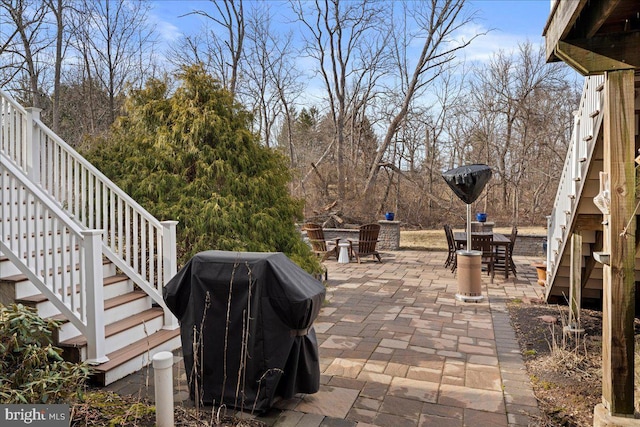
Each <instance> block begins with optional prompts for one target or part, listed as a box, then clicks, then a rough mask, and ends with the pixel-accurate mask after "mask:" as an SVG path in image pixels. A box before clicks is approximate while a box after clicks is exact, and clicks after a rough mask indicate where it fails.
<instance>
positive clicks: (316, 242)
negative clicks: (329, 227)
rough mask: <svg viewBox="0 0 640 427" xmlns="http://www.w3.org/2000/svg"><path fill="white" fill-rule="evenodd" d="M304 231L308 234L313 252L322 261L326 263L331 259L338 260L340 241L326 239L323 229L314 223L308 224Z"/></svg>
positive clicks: (303, 227)
mask: <svg viewBox="0 0 640 427" xmlns="http://www.w3.org/2000/svg"><path fill="white" fill-rule="evenodd" d="M302 229H303V230H305V231H306V232H307V237H308V238H309V243H310V244H311V250H312V251H313V252H314V253H315V254H316V255H317V256H318V257H319V258H320V259H321V260H322V261H325V260H327V259H328V258H329V257H334V258H335V259H338V241H339V240H340V239H337V238H336V239H328V240H327V239H325V238H324V231H323V230H322V227H321V226H320V225H318V224H314V223H311V222H309V223H306V224H304V225H303V226H302Z"/></svg>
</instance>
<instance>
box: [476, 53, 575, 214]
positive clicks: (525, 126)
mask: <svg viewBox="0 0 640 427" xmlns="http://www.w3.org/2000/svg"><path fill="white" fill-rule="evenodd" d="M475 76H476V79H475V81H474V82H473V83H472V85H471V91H470V94H469V99H470V100H472V103H471V105H472V106H473V107H472V108H473V109H474V110H476V112H475V117H476V119H475V122H476V126H477V128H478V129H481V130H482V131H483V132H484V135H485V138H484V141H483V144H484V147H483V150H484V154H485V155H486V159H484V160H485V162H486V163H487V164H490V165H492V166H493V168H494V172H495V178H496V181H497V183H499V185H500V197H499V200H500V204H501V205H502V206H503V207H504V208H507V209H510V210H511V212H512V214H513V215H514V216H515V215H517V212H518V199H519V197H518V192H519V187H520V185H519V184H522V180H523V179H524V177H526V176H527V169H528V168H529V167H530V165H531V164H532V163H531V162H530V158H531V154H533V153H534V152H535V149H536V147H537V145H538V141H539V140H541V139H542V138H541V135H542V134H543V133H544V132H546V129H550V126H549V125H550V124H551V123H554V120H553V118H552V117H550V116H549V117H545V113H543V112H542V111H541V110H540V106H541V105H544V104H545V103H546V102H547V100H548V99H549V97H552V96H557V97H558V98H565V99H567V98H568V99H571V100H572V101H574V99H573V98H572V97H567V96H566V93H567V92H569V93H570V91H567V89H568V83H567V80H566V71H565V69H564V68H562V67H559V66H558V65H557V64H556V65H553V64H552V65H549V64H546V61H545V55H544V49H543V48H539V49H534V47H533V45H532V44H531V43H524V44H521V45H520V46H519V48H518V51H517V52H516V53H514V54H510V53H506V52H504V51H499V52H498V53H496V54H495V55H494V56H493V58H492V59H491V61H490V63H489V64H488V66H487V67H484V68H478V69H477V70H476V72H475ZM563 94H565V95H564V96H563Z"/></svg>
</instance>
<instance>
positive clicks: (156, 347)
mask: <svg viewBox="0 0 640 427" xmlns="http://www.w3.org/2000/svg"><path fill="white" fill-rule="evenodd" d="M179 347H180V329H174V330H165V329H162V330H160V331H158V332H156V333H154V334H152V335H149V336H148V337H146V338H144V339H142V340H139V341H136V342H134V343H132V344H129V345H128V346H126V347H123V348H121V349H119V350H116V351H114V352H112V353H109V354H107V357H108V358H109V361H108V362H106V363H103V364H101V365H97V366H94V367H93V376H92V379H93V381H94V382H96V383H97V384H99V385H102V386H104V385H108V384H111V383H112V382H114V381H116V380H118V379H120V378H124V377H125V376H127V375H129V374H131V373H133V372H137V371H139V370H140V369H141V368H142V367H144V366H146V365H148V364H149V363H150V360H151V358H152V357H153V355H154V354H156V353H157V352H159V351H172V350H175V349H177V348H179Z"/></svg>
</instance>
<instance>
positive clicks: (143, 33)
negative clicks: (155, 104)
mask: <svg viewBox="0 0 640 427" xmlns="http://www.w3.org/2000/svg"><path fill="white" fill-rule="evenodd" d="M81 12H82V13H81V14H80V15H78V16H77V17H76V26H75V28H76V32H77V33H76V46H77V48H78V51H79V53H80V54H81V55H82V58H83V62H84V64H83V65H84V66H85V67H86V70H85V72H86V76H87V78H88V79H89V80H90V81H92V80H96V81H98V82H99V83H100V85H101V86H102V87H104V88H105V90H106V91H107V92H108V94H109V119H110V121H111V122H113V121H114V120H115V117H116V114H117V111H118V106H117V105H116V99H117V97H118V96H120V95H121V94H123V92H124V90H125V87H126V85H127V84H131V85H133V86H135V87H141V86H142V84H143V83H144V81H145V79H147V78H149V77H151V75H150V74H152V73H147V71H151V70H153V68H154V67H153V50H154V46H155V43H156V41H155V33H154V28H152V27H150V26H149V25H148V24H147V15H148V12H149V4H148V3H147V2H142V1H140V2H129V1H126V0H111V1H104V2H103V1H93V0H84V2H83V4H82V9H81Z"/></svg>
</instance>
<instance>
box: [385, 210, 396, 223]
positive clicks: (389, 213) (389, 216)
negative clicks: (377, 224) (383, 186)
mask: <svg viewBox="0 0 640 427" xmlns="http://www.w3.org/2000/svg"><path fill="white" fill-rule="evenodd" d="M384 217H385V219H386V220H387V221H393V218H395V214H394V213H393V212H387V213H386V214H384Z"/></svg>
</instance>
